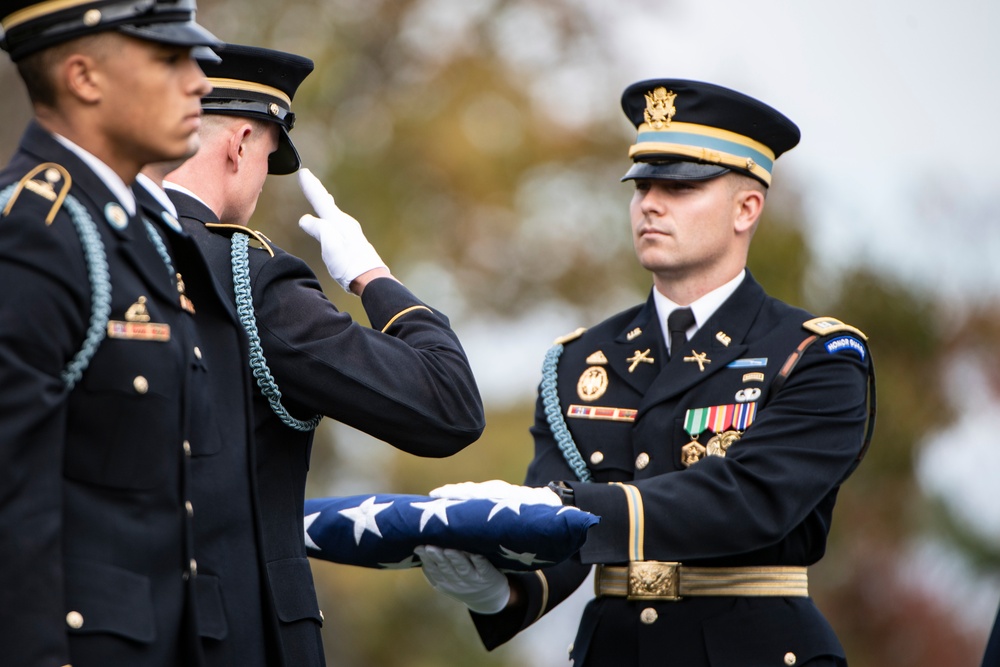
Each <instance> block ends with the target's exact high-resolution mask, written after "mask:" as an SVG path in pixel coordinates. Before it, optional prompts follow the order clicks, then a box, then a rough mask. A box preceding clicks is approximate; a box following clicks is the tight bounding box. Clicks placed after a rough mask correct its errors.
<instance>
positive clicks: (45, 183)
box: [3, 162, 73, 225]
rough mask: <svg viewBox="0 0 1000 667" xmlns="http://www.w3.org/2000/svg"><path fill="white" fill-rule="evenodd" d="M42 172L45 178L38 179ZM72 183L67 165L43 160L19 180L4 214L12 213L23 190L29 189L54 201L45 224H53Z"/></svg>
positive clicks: (43, 197)
mask: <svg viewBox="0 0 1000 667" xmlns="http://www.w3.org/2000/svg"><path fill="white" fill-rule="evenodd" d="M42 172H44V174H43V176H44V179H45V180H41V179H36V178H35V176H37V175H38V174H39V173H42ZM60 182H62V185H60V186H59V191H58V192H56V186H57V185H58V184H59V183H60ZM72 185H73V177H72V176H70V174H69V170H67V169H66V167H64V166H62V165H60V164H56V163H55V162H43V163H42V164H40V165H38V166H36V167H35V168H34V169H32V170H31V171H29V172H28V173H27V174H25V175H24V177H23V178H22V179H21V180H20V181H19V182H18V184H17V187H15V188H14V192H12V193H11V195H10V199H9V200H7V205H6V206H5V207H4V209H3V215H7V214H8V213H10V210H11V209H12V208H13V207H14V202H16V201H17V198H18V197H20V196H21V192H22V191H24V190H27V191H28V192H33V193H34V194H36V195H38V196H39V197H41V198H42V199H45V200H47V201H50V202H52V208H50V209H49V214H48V215H47V216H45V224H46V225H51V224H52V221H53V220H55V219H56V213H58V212H59V209H60V208H62V205H63V202H64V201H66V195H68V194H69V189H70V187H71V186H72Z"/></svg>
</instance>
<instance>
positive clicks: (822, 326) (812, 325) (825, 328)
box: [802, 317, 868, 340]
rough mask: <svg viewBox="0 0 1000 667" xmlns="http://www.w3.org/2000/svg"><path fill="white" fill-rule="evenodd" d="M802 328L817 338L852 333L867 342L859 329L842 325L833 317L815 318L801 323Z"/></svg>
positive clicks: (866, 338)
mask: <svg viewBox="0 0 1000 667" xmlns="http://www.w3.org/2000/svg"><path fill="white" fill-rule="evenodd" d="M802 328H803V329H805V330H806V331H811V332H812V333H814V334H816V335H818V336H827V335H829V334H835V333H852V334H855V335H856V336H860V337H861V339H862V340H868V336H866V335H865V333H864V332H863V331H861V329H858V328H857V327H852V326H851V325H850V324H844V323H843V322H841V321H840V320H838V319H836V318H833V317H815V318H813V319H811V320H809V321H808V322H803V323H802Z"/></svg>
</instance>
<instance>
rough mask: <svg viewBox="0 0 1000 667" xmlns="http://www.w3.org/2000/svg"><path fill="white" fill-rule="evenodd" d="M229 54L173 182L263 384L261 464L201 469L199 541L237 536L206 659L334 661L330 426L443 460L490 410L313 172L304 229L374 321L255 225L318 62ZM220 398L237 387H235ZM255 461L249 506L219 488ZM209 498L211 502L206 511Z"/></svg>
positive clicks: (452, 344)
mask: <svg viewBox="0 0 1000 667" xmlns="http://www.w3.org/2000/svg"><path fill="white" fill-rule="evenodd" d="M218 53H219V55H220V56H221V58H222V60H221V62H218V63H212V62H204V63H202V67H203V69H204V70H205V72H206V74H207V75H208V76H209V81H210V83H211V84H212V85H213V90H212V92H211V94H209V95H208V96H206V97H205V98H204V99H203V100H202V107H203V110H204V112H205V118H204V122H203V125H202V129H201V135H202V147H201V149H200V150H199V152H198V154H197V155H196V156H194V157H193V158H191V159H190V160H188V161H187V162H185V163H184V164H183V165H182V166H180V167H179V168H176V169H175V170H174V171H172V172H171V173H169V174H167V175H166V180H165V181H163V186H164V187H165V190H166V192H167V194H168V195H169V198H170V203H171V204H172V205H173V206H175V207H176V211H177V215H178V216H179V218H180V222H181V224H182V225H183V227H184V229H185V230H186V231H187V232H188V233H190V234H191V236H192V237H193V238H194V239H195V241H196V242H197V243H198V244H199V245H200V246H201V248H202V249H203V250H204V251H205V253H206V255H207V256H208V258H209V263H210V264H211V267H212V270H213V273H214V274H215V278H216V279H217V280H218V281H219V283H220V284H221V285H222V287H223V289H224V291H226V292H227V293H228V294H229V295H230V298H231V300H232V301H233V302H234V304H235V305H234V307H235V308H236V309H238V313H239V317H240V318H241V321H242V324H243V326H244V327H245V329H246V334H245V336H244V337H245V338H247V339H248V340H250V353H249V362H246V361H245V362H244V367H245V372H246V373H250V372H251V368H252V369H253V375H254V377H255V379H256V385H257V386H256V387H255V391H254V395H253V413H254V418H255V429H254V432H255V450H254V451H253V452H252V453H251V454H250V456H249V458H248V459H244V460H242V461H241V460H234V459H232V458H231V457H230V458H227V457H225V456H222V457H219V456H216V457H206V458H205V459H196V460H195V461H194V477H195V485H194V489H193V495H194V499H195V504H196V506H202V507H204V509H200V510H197V514H196V517H197V521H196V524H195V526H196V531H197V532H196V538H199V537H200V536H201V534H202V531H203V530H204V531H207V534H208V535H211V534H213V533H215V532H217V531H223V530H227V527H229V529H228V534H229V536H230V539H229V540H228V542H223V541H219V540H215V541H213V542H212V543H211V544H209V545H207V547H206V548H207V549H208V553H203V555H202V556H201V558H200V559H199V565H200V570H201V572H203V573H208V574H210V575H211V576H212V577H213V580H214V581H217V582H218V584H219V587H220V589H221V603H222V610H223V617H224V619H225V621H226V622H225V624H224V625H225V626H227V628H228V630H227V632H226V634H225V637H223V638H221V639H222V641H221V642H220V643H219V644H218V646H213V642H212V641H206V651H207V653H208V655H209V656H210V657H211V656H212V655H213V654H214V652H215V651H220V652H221V653H220V654H222V655H227V656H229V657H230V659H231V662H230V663H229V664H239V665H241V667H246V666H248V665H269V666H273V665H287V666H288V667H310V666H316V665H322V664H323V663H324V659H323V650H322V645H321V640H320V626H321V624H322V614H321V612H320V610H319V608H318V605H317V601H316V594H315V589H314V586H313V580H312V575H311V571H310V567H309V562H308V560H307V558H306V551H305V536H304V529H303V502H304V494H305V479H306V472H307V469H308V465H309V455H310V451H311V447H312V442H313V434H314V429H315V428H316V425H317V424H318V422H319V420H320V418H321V417H323V416H328V417H331V418H333V419H337V420H338V421H341V422H343V423H345V424H348V425H350V426H353V427H355V428H357V429H360V430H362V431H364V432H366V433H369V434H371V435H373V436H375V437H377V438H380V439H382V440H385V441H387V442H389V443H391V444H392V445H394V446H395V447H398V448H399V449H402V450H403V451H406V452H409V453H412V454H415V455H418V456H429V457H443V456H448V455H451V454H454V453H455V452H457V451H459V450H460V449H462V448H463V447H465V446H466V445H468V444H470V443H471V442H473V441H475V440H476V439H478V437H479V436H480V434H481V433H482V430H483V427H484V417H483V407H482V402H481V400H480V397H479V391H478V388H477V386H476V382H475V379H474V377H473V375H472V371H471V368H470V366H469V363H468V360H467V358H466V356H465V353H464V351H463V350H462V347H461V345H460V343H459V341H458V338H457V336H456V335H455V333H454V331H452V329H451V327H450V325H449V323H448V319H447V318H446V317H445V316H444V315H443V314H442V313H440V312H438V311H437V310H434V309H433V308H431V307H429V306H428V305H426V304H424V303H423V302H422V301H420V300H419V299H418V298H417V297H416V296H414V295H413V294H412V293H411V292H410V291H409V290H408V289H406V287H404V286H403V285H402V284H401V283H400V282H399V281H397V280H396V279H395V278H393V277H392V275H391V274H390V273H389V270H388V269H387V268H386V266H385V264H384V263H383V262H382V260H381V258H380V257H379V256H378V254H377V252H376V251H375V249H374V248H373V247H372V246H371V244H370V243H368V241H367V240H366V238H365V236H364V233H363V232H362V230H361V227H360V225H359V224H358V223H357V222H356V221H355V220H354V219H352V218H350V217H349V216H347V215H346V214H344V213H342V212H341V211H340V210H339V209H338V208H337V206H336V205H335V204H334V202H333V198H332V197H330V195H328V194H327V192H326V190H325V189H324V188H323V186H322V184H321V183H320V182H319V181H318V180H317V179H316V178H315V177H314V176H312V175H311V174H309V173H307V172H306V171H305V170H303V171H302V172H300V177H301V182H302V185H303V189H304V191H305V193H306V195H307V197H308V198H309V200H310V201H311V202H312V203H313V206H314V207H315V208H316V209H317V213H319V214H320V217H314V216H304V217H303V220H302V222H301V224H302V226H303V227H304V228H305V229H306V230H307V231H308V232H309V233H310V234H312V235H313V236H315V237H316V238H317V239H318V240H319V241H320V242H321V244H322V247H323V257H324V261H325V263H326V264H327V268H328V270H329V272H330V274H331V275H332V276H333V277H334V278H335V279H337V280H338V282H339V283H340V284H341V286H342V287H344V289H345V290H349V291H350V292H352V293H354V294H357V295H359V296H361V298H362V301H363V304H364V306H365V310H366V312H367V314H368V317H369V320H370V322H371V325H372V328H368V327H363V326H361V325H359V324H358V323H356V322H354V321H352V319H351V317H350V316H349V315H347V314H346V313H342V312H339V311H338V310H337V308H336V307H335V306H334V305H333V304H332V303H331V302H330V301H329V300H328V299H327V298H326V296H325V295H324V294H323V292H322V289H321V287H320V284H319V282H318V280H317V279H316V276H315V274H314V273H313V272H312V270H311V269H310V268H309V267H308V266H307V265H306V263H305V262H303V261H302V260H301V259H299V258H297V257H295V256H294V255H291V254H289V253H287V252H285V251H283V250H282V249H281V248H279V247H277V246H275V245H274V244H273V243H271V242H270V241H269V240H268V239H267V237H265V236H264V235H263V234H261V233H260V232H257V231H254V230H252V229H249V228H248V227H247V226H246V224H247V222H248V220H249V218H250V216H251V214H252V213H253V211H254V208H255V206H256V203H257V198H258V195H259V194H260V191H261V187H262V186H263V184H264V181H265V178H266V176H267V175H268V173H271V174H290V173H293V172H295V171H296V170H298V169H299V166H300V159H299V155H298V153H297V151H296V149H295V147H294V145H293V144H292V142H291V140H290V138H289V134H288V133H289V131H290V130H291V129H292V125H293V122H294V119H295V115H294V113H293V112H292V111H291V101H292V98H293V97H294V94H295V92H296V90H297V88H298V86H299V85H300V83H301V82H302V81H303V80H304V79H305V77H306V76H307V75H308V74H309V73H310V72H311V71H312V69H313V63H312V61H311V60H309V59H307V58H303V57H301V56H297V55H294V54H290V53H284V52H280V51H275V50H271V49H264V48H257V47H251V46H241V45H232V44H227V45H225V46H224V47H222V48H221V49H219V50H218ZM169 169H171V166H165V167H162V168H161V167H159V166H155V165H154V166H153V168H151V169H148V170H147V173H149V174H150V175H151V176H152V177H153V180H154V181H155V180H158V177H157V174H156V171H157V170H159V171H160V174H159V176H163V172H164V171H167V170H169ZM234 252H235V259H234ZM217 391H221V392H225V391H230V393H232V392H231V390H229V389H228V388H226V387H225V386H222V387H220V388H218V389H217ZM247 463H249V465H251V466H252V469H251V473H252V474H251V475H249V476H248V479H251V480H252V488H251V490H250V493H251V494H252V498H253V501H252V502H248V503H233V502H231V501H230V502H226V501H225V499H224V496H225V495H227V494H226V492H225V490H224V489H221V488H219V486H218V484H217V481H216V480H217V479H218V478H219V476H220V474H221V472H220V471H221V470H223V469H226V468H228V467H239V466H241V465H247ZM203 497H204V498H206V499H209V498H213V500H211V502H205V501H202V502H200V503H199V502H198V501H199V499H201V498H203ZM247 522H251V525H252V523H256V525H257V526H258V530H259V558H260V559H261V564H260V567H261V568H262V570H263V571H264V572H265V574H264V575H263V578H264V581H265V582H266V586H267V594H268V596H269V600H270V605H271V606H270V607H269V608H268V609H267V610H266V611H265V621H264V622H265V625H266V626H267V627H268V629H269V634H268V637H269V646H268V656H269V657H268V658H267V659H265V656H264V655H263V654H256V653H254V652H252V651H249V650H247V647H249V646H253V642H254V641H255V640H256V641H259V639H257V638H256V637H255V636H254V634H255V633H256V634H259V631H258V627H259V624H258V623H257V622H256V621H255V620H254V619H252V618H249V617H248V616H247V613H246V609H247V604H246V603H245V602H244V600H243V598H244V597H245V591H244V590H243V589H242V588H241V587H242V586H243V585H244V580H245V579H246V572H242V571H241V569H240V568H241V567H246V566H247V565H248V564H249V563H252V559H250V558H249V557H248V555H249V554H252V553H255V548H254V546H255V545H254V542H253V541H254V532H253V531H252V530H251V529H249V528H248V529H246V530H234V529H233V528H232V527H233V526H238V525H246V524H247ZM206 539H210V538H208V537H206ZM251 608H252V606H251ZM272 639H273V641H271V640H272ZM226 647H228V648H226ZM234 651H235V653H233V652H234Z"/></svg>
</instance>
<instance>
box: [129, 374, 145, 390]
mask: <svg viewBox="0 0 1000 667" xmlns="http://www.w3.org/2000/svg"><path fill="white" fill-rule="evenodd" d="M132 386H133V387H134V388H135V391H136V393H138V394H145V393H146V392H147V391H149V380H147V379H146V378H144V377H142V376H141V375H136V376H135V379H134V380H132Z"/></svg>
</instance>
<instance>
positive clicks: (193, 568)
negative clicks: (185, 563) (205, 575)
mask: <svg viewBox="0 0 1000 667" xmlns="http://www.w3.org/2000/svg"><path fill="white" fill-rule="evenodd" d="M188 571H189V572H190V573H191V576H192V577H197V576H198V561H196V560H195V559H194V558H192V559H191V564H190V567H189V568H188Z"/></svg>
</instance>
